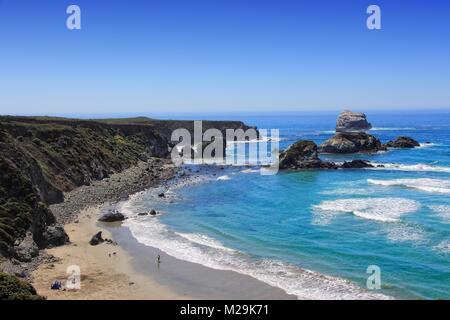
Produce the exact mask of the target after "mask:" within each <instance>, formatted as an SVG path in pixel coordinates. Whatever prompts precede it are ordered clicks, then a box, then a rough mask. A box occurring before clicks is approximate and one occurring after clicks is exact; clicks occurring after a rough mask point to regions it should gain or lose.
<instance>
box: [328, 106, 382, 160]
mask: <svg viewBox="0 0 450 320" xmlns="http://www.w3.org/2000/svg"><path fill="white" fill-rule="evenodd" d="M371 128H372V125H371V124H370V122H368V121H367V117H366V115H365V114H364V113H361V112H352V111H348V110H346V111H343V112H341V114H340V115H339V117H338V119H337V121H336V134H335V135H334V136H333V137H331V138H330V139H328V140H327V141H325V142H324V143H322V144H321V145H320V147H319V152H321V153H356V152H377V151H380V150H385V149H386V148H385V147H384V146H383V145H382V144H381V142H380V140H379V139H377V138H376V137H374V136H373V135H370V134H368V133H366V130H369V129H371Z"/></svg>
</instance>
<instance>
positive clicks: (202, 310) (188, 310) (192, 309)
mask: <svg viewBox="0 0 450 320" xmlns="http://www.w3.org/2000/svg"><path fill="white" fill-rule="evenodd" d="M213 313H214V307H196V306H191V305H190V304H189V303H188V304H187V306H183V307H181V310H180V314H181V315H205V316H207V317H208V318H211V317H212V315H213Z"/></svg>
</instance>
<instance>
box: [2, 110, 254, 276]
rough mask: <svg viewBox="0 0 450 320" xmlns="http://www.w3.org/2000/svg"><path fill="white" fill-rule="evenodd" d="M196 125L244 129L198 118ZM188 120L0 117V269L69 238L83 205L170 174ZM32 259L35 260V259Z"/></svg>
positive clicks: (121, 195)
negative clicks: (68, 228) (177, 138)
mask: <svg viewBox="0 0 450 320" xmlns="http://www.w3.org/2000/svg"><path fill="white" fill-rule="evenodd" d="M202 125H203V130H204V131H205V130H207V129H209V128H216V129H218V130H220V131H221V132H223V133H225V130H226V129H243V130H247V129H248V128H250V127H248V126H246V125H245V124H244V123H242V122H239V121H203V124H202ZM177 128H186V129H188V130H191V131H192V132H193V128H194V125H193V122H192V121H171V120H154V119H149V118H132V119H105V120H78V119H66V118H49V117H11V116H1V117H0V170H1V172H2V175H0V271H6V272H9V273H12V274H15V275H17V276H20V277H27V268H28V267H30V266H31V267H32V266H33V265H35V263H38V262H39V259H49V257H46V256H45V254H43V255H40V252H41V251H40V250H42V249H45V248H51V247H54V246H60V245H63V244H65V243H67V242H68V241H70V239H69V238H68V236H67V234H66V232H65V231H64V228H63V225H64V224H66V223H68V222H73V221H74V220H76V216H77V213H78V212H79V211H80V210H81V209H83V208H85V207H87V206H90V205H95V204H101V203H104V202H108V201H120V200H123V199H126V198H127V197H128V196H129V195H130V194H133V193H136V192H139V191H142V190H143V189H145V188H148V187H150V186H156V185H159V184H161V183H163V182H164V181H168V180H169V179H172V178H173V177H174V176H176V174H177V168H176V167H175V166H174V165H173V164H172V163H171V161H170V159H169V156H170V151H171V149H172V148H173V146H174V143H173V142H172V141H170V138H171V133H172V131H173V130H174V129H177ZM36 261H37V262H36Z"/></svg>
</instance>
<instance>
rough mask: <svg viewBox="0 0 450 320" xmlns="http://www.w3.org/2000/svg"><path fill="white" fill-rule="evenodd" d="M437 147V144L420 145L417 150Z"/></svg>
mask: <svg viewBox="0 0 450 320" xmlns="http://www.w3.org/2000/svg"><path fill="white" fill-rule="evenodd" d="M439 145H440V144H437V143H420V146H419V147H417V148H430V147H436V146H439Z"/></svg>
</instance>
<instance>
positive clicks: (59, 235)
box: [42, 225, 69, 248]
mask: <svg viewBox="0 0 450 320" xmlns="http://www.w3.org/2000/svg"><path fill="white" fill-rule="evenodd" d="M42 236H43V238H44V243H45V247H46V248H53V247H58V246H62V245H64V244H66V243H68V242H69V236H68V235H67V233H66V232H65V231H64V228H63V227H62V226H60V225H51V226H48V227H47V229H46V230H45V231H44V233H43V234H42Z"/></svg>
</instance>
